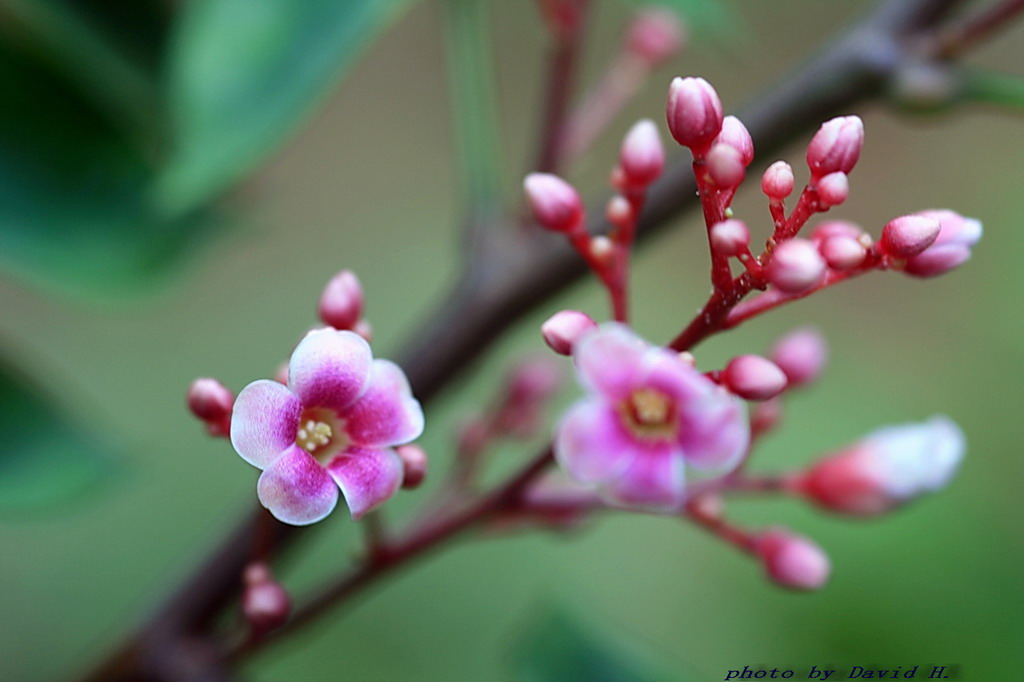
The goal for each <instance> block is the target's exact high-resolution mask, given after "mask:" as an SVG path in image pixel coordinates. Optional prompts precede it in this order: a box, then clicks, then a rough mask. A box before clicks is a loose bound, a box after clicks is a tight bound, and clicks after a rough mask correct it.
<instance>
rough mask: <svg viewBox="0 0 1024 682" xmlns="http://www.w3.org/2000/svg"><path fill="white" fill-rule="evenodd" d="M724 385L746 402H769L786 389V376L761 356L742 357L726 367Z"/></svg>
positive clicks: (723, 372)
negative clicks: (768, 400) (769, 399)
mask: <svg viewBox="0 0 1024 682" xmlns="http://www.w3.org/2000/svg"><path fill="white" fill-rule="evenodd" d="M722 383H724V384H725V387H726V388H728V389H729V390H730V391H732V392H733V393H735V394H736V395H738V396H739V397H741V398H743V399H745V400H767V399H768V398H771V397H773V396H776V395H778V394H779V393H781V392H782V390H783V389H784V388H786V374H785V373H784V372H783V371H782V370H781V369H779V366H778V365H776V364H775V363H774V362H772V361H771V360H768V359H767V358H762V357H761V356H760V355H740V356H737V357H735V358H733V359H732V360H730V361H729V364H728V365H726V366H725V369H724V370H723V371H722Z"/></svg>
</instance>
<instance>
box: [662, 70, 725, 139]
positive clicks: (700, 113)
mask: <svg viewBox="0 0 1024 682" xmlns="http://www.w3.org/2000/svg"><path fill="white" fill-rule="evenodd" d="M665 113H666V117H667V119H668V129H669V131H670V132H671V133H672V137H673V138H675V141H676V142H678V143H679V144H680V145H682V146H684V147H689V148H690V149H691V150H692V151H693V154H694V156H703V155H704V154H705V153H706V152H707V150H708V147H709V146H710V145H711V142H712V140H714V139H715V137H717V136H718V133H720V132H721V130H722V102H721V100H720V99H718V93H717V92H715V89H714V88H713V87H711V85H710V84H709V83H708V82H707V81H706V80H704V79H703V78H693V77H690V78H678V77H677V78H675V79H673V81H672V84H671V85H670V86H669V89H668V105H667V107H666V110H665Z"/></svg>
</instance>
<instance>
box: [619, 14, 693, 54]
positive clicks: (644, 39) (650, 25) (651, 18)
mask: <svg viewBox="0 0 1024 682" xmlns="http://www.w3.org/2000/svg"><path fill="white" fill-rule="evenodd" d="M685 42H686V27H685V26H684V25H683V23H682V21H680V20H679V17H678V16H677V15H676V13H675V12H672V11H671V10H668V9H662V8H658V7H650V8H646V9H643V10H641V11H639V12H637V14H636V16H635V17H633V23H632V24H630V26H629V31H628V33H627V34H626V49H627V50H628V51H629V52H630V53H631V54H633V55H636V56H637V57H638V58H639V59H640V60H641V61H643V62H645V63H646V64H647V65H648V66H649V67H651V68H653V67H655V66H658V65H659V64H661V63H662V62H664V61H666V60H668V59H670V58H671V57H673V56H674V55H675V54H676V53H678V52H679V51H680V50H681V49H682V48H683V45H684V43H685Z"/></svg>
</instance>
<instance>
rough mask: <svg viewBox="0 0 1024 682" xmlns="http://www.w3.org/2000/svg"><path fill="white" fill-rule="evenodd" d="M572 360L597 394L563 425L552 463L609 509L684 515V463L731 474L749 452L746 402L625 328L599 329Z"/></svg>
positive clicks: (573, 409)
mask: <svg viewBox="0 0 1024 682" xmlns="http://www.w3.org/2000/svg"><path fill="white" fill-rule="evenodd" d="M573 356H574V358H575V360H576V366H577V369H578V371H579V376H580V381H581V383H583V385H584V386H585V387H586V388H587V389H588V390H589V392H590V393H591V395H590V396H589V397H588V398H585V399H584V400H581V401H580V402H578V403H576V404H575V405H574V406H572V407H571V408H570V409H569V412H568V413H567V414H566V415H565V417H564V418H563V419H562V422H561V424H559V426H558V433H557V436H556V438H555V456H556V457H557V459H558V461H559V463H560V464H561V465H562V467H564V468H565V469H566V471H568V472H569V474H570V475H571V476H573V477H574V478H576V479H577V480H579V481H580V482H583V483H587V484H591V485H594V486H596V487H597V488H598V490H599V491H600V492H601V494H602V495H603V496H604V497H605V499H607V500H608V501H609V502H611V503H613V504H618V505H622V506H628V507H640V508H644V509H650V510H652V511H664V512H671V511H675V510H678V509H679V508H680V507H681V505H682V503H683V502H684V500H685V492H686V491H685V480H684V473H683V465H684V463H685V464H690V465H692V466H694V467H697V468H699V469H726V468H729V467H731V466H733V465H735V464H736V463H737V462H738V461H739V459H740V457H741V456H742V455H743V452H744V451H745V450H746V448H747V444H748V442H749V439H750V433H749V427H748V425H747V422H746V419H745V418H744V413H743V407H742V404H741V403H740V401H739V400H738V399H737V398H735V397H734V396H732V395H730V394H729V393H728V392H727V391H725V389H723V388H721V387H719V386H717V385H716V384H715V383H714V382H712V381H711V380H710V379H708V378H707V377H705V376H704V375H703V374H701V373H700V372H698V371H697V370H695V369H694V368H693V367H692V366H691V365H690V364H688V363H686V362H685V361H684V360H683V359H682V358H680V357H679V355H678V354H676V353H673V352H672V351H670V350H668V349H665V348H652V347H650V346H649V345H648V344H647V343H646V342H645V341H643V340H642V339H640V338H639V337H637V336H636V335H635V334H633V332H632V331H631V330H630V329H629V328H628V327H626V326H625V325H622V324H617V323H609V324H604V325H602V326H601V327H600V328H599V329H598V330H597V331H595V332H593V333H591V334H589V335H587V336H585V337H584V338H583V339H582V340H581V341H580V342H579V344H578V346H577V347H576V348H574V352H573Z"/></svg>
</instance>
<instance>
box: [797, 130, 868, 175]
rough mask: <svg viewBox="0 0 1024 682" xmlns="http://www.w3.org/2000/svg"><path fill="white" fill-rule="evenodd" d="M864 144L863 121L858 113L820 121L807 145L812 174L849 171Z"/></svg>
mask: <svg viewBox="0 0 1024 682" xmlns="http://www.w3.org/2000/svg"><path fill="white" fill-rule="evenodd" d="M863 146H864V123H863V122H862V121H861V120H860V117H859V116H839V117H837V118H833V119H832V120H831V121H826V122H825V123H823V124H821V128H819V129H818V132H817V133H816V134H815V135H814V137H813V138H812V139H811V142H810V144H808V145H807V165H808V167H810V169H811V176H812V177H815V178H821V177H824V176H826V175H828V174H829V173H847V174H848V173H849V172H850V171H851V170H853V167H854V166H855V165H857V160H858V159H860V150H861V148H862V147H863Z"/></svg>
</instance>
